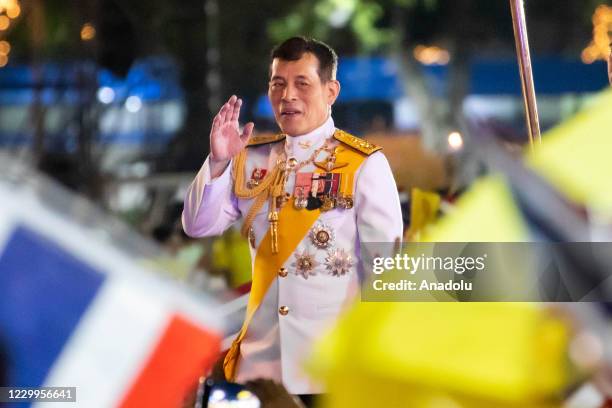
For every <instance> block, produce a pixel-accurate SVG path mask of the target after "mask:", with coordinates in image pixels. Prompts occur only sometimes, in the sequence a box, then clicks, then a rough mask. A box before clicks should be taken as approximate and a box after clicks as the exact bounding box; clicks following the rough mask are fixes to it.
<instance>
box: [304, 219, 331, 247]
mask: <svg viewBox="0 0 612 408" xmlns="http://www.w3.org/2000/svg"><path fill="white" fill-rule="evenodd" d="M334 239H335V235H334V230H332V229H331V228H330V226H329V225H327V224H323V223H317V224H316V225H315V226H314V227H312V229H311V230H310V241H311V242H312V243H313V245H315V246H316V247H317V248H321V249H324V248H327V247H329V246H331V244H332V243H333V242H334Z"/></svg>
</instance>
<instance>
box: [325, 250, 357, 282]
mask: <svg viewBox="0 0 612 408" xmlns="http://www.w3.org/2000/svg"><path fill="white" fill-rule="evenodd" d="M352 266H353V259H352V257H351V255H350V254H349V253H347V252H346V251H345V250H344V249H331V250H329V251H328V252H327V257H326V258H325V268H326V269H327V271H328V272H329V273H330V275H332V276H344V275H346V274H347V273H349V272H350V269H351V267H352Z"/></svg>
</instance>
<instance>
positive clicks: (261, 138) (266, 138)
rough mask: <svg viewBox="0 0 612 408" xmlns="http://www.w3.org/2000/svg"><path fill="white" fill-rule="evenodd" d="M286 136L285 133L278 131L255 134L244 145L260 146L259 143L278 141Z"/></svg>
mask: <svg viewBox="0 0 612 408" xmlns="http://www.w3.org/2000/svg"><path fill="white" fill-rule="evenodd" d="M286 137H287V135H285V134H283V133H278V134H276V135H257V136H252V137H251V138H250V139H249V141H248V143H247V146H246V147H252V146H261V145H265V144H268V143H274V142H280V141H281V140H284V139H285V138H286Z"/></svg>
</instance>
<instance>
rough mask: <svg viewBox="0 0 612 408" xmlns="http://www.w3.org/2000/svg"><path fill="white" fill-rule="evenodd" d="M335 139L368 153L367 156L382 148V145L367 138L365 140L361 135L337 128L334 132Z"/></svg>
mask: <svg viewBox="0 0 612 408" xmlns="http://www.w3.org/2000/svg"><path fill="white" fill-rule="evenodd" d="M334 139H336V140H338V141H340V142H342V143H344V144H346V145H348V146H350V147H352V148H353V149H355V150H357V151H360V152H361V153H364V154H366V155H367V156H369V155H371V154H372V153H374V152H377V151H379V150H382V146H377V145H375V144H374V143H370V142H368V141H367V140H364V139H362V138H360V137H357V136H353V135H351V134H350V133H347V132H345V131H344V130H340V129H338V130H336V132H335V133H334Z"/></svg>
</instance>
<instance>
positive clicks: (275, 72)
mask: <svg viewBox="0 0 612 408" xmlns="http://www.w3.org/2000/svg"><path fill="white" fill-rule="evenodd" d="M318 68H319V60H318V59H317V57H316V56H315V55H314V54H312V53H309V52H306V53H304V55H302V58H300V59H299V60H296V61H284V60H281V59H278V58H275V59H274V60H273V61H272V67H271V70H270V71H271V76H270V83H269V87H268V98H269V99H270V103H271V104H272V109H273V110H274V117H275V118H276V123H278V126H279V127H280V128H281V131H282V132H283V133H286V134H287V135H289V136H299V135H303V134H305V133H308V132H310V131H312V130H314V129H316V128H317V127H319V126H321V125H322V124H323V123H324V122H325V120H327V116H328V114H329V107H330V106H331V105H333V103H334V102H335V100H336V98H337V97H338V93H339V92H340V83H339V82H338V81H336V80H330V81H327V82H325V83H323V82H322V81H321V78H319V74H318V72H317V70H318Z"/></svg>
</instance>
